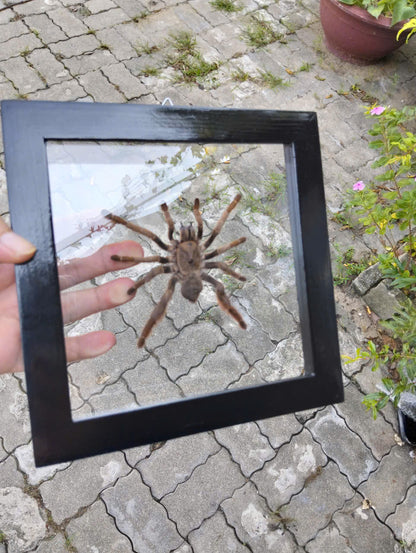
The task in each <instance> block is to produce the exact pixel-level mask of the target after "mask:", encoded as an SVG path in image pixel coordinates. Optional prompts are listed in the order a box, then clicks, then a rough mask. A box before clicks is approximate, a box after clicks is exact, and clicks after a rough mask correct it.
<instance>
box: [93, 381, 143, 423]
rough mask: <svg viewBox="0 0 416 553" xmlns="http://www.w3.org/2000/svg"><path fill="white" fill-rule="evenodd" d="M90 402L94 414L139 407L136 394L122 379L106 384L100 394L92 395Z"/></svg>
mask: <svg viewBox="0 0 416 553" xmlns="http://www.w3.org/2000/svg"><path fill="white" fill-rule="evenodd" d="M88 403H89V404H90V406H91V408H92V412H93V414H94V415H97V414H99V415H102V414H104V413H111V412H118V411H129V410H131V409H137V408H138V405H137V402H136V400H135V397H134V395H133V394H132V393H131V392H130V390H128V388H127V385H126V383H125V382H124V381H123V380H122V379H121V380H118V381H117V382H115V383H114V384H110V385H109V386H106V387H105V388H104V390H102V392H100V393H99V394H97V395H93V396H91V397H90V398H89V400H88Z"/></svg>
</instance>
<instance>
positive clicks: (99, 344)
mask: <svg viewBox="0 0 416 553" xmlns="http://www.w3.org/2000/svg"><path fill="white" fill-rule="evenodd" d="M115 343H116V337H115V336H114V334H113V333H112V332H110V331H109V330H97V331H96V332H90V333H88V334H83V335H82V336H73V337H70V338H66V339H65V346H66V360H67V362H68V363H73V362H75V361H81V360H82V359H91V358H92V357H97V356H98V355H102V354H103V353H106V352H107V351H108V350H110V349H111V348H112V347H113V346H114V345H115Z"/></svg>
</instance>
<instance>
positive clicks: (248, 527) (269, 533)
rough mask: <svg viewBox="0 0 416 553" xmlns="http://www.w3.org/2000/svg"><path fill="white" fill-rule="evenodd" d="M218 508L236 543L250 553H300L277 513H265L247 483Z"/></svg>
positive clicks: (259, 498)
mask: <svg viewBox="0 0 416 553" xmlns="http://www.w3.org/2000/svg"><path fill="white" fill-rule="evenodd" d="M221 508H222V510H223V512H224V514H225V516H226V519H227V522H228V524H230V525H231V526H232V527H233V528H234V529H235V532H236V534H237V536H238V538H239V539H240V541H241V542H242V543H244V544H248V545H249V546H250V550H251V551H252V552H253V553H264V552H266V551H279V552H281V553H297V552H299V553H300V549H298V547H297V546H296V544H295V541H294V540H293V537H292V536H291V534H290V533H289V532H286V531H285V529H284V526H283V525H282V523H281V519H280V518H279V513H273V512H271V511H270V510H269V508H268V507H267V505H266V502H265V501H264V499H263V498H262V497H261V496H259V494H258V492H257V490H256V488H255V486H254V485H253V484H252V483H251V482H247V483H246V484H245V485H244V486H243V487H242V488H239V489H238V490H236V491H235V492H234V493H233V495H232V497H230V498H229V499H226V500H225V501H223V502H222V504H221ZM190 535H191V536H192V534H190Z"/></svg>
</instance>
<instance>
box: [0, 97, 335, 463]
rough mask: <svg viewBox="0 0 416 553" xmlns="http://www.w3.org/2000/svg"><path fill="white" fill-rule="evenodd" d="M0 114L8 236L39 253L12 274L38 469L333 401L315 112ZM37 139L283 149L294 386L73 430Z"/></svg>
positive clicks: (117, 108)
mask: <svg viewBox="0 0 416 553" xmlns="http://www.w3.org/2000/svg"><path fill="white" fill-rule="evenodd" d="M1 113H2V122H3V135H4V145H5V160H6V174H7V186H8V194H9V205H10V214H11V221H12V226H13V229H14V230H15V231H16V232H18V233H19V234H21V235H22V236H25V237H26V238H28V239H29V240H30V241H31V242H33V243H34V244H35V246H36V247H37V252H36V255H35V257H34V258H33V259H32V260H31V261H30V262H28V263H25V264H22V265H19V266H17V267H16V282H17V291H18V298H19V309H20V318H21V328H22V343H23V353H24V363H25V372H26V379H27V390H28V397H29V408H30V418H31V428H32V436H33V445H34V452H35V460H36V464H37V466H42V465H46V464H51V463H57V462H62V461H68V460H72V459H76V458H81V457H85V456H88V455H95V454H99V453H105V452H109V451H114V450H119V449H124V448H128V447H133V446H137V445H142V444H147V443H152V442H157V441H161V440H167V439H170V438H175V437H178V436H184V435H188V434H193V433H196V432H202V431H207V430H210V429H214V428H220V427H224V426H229V425H233V424H239V423H244V422H248V421H251V420H257V419H262V418H267V417H271V416H275V415H282V414H286V413H290V412H295V411H300V410H305V409H310V408H314V407H319V406H322V405H326V404H331V403H336V402H340V401H342V400H343V385H342V373H341V365H340V355H339V345H338V335H337V326H336V315H335V308H334V298H333V283H332V275H331V266H330V255H329V244H328V231H327V223H326V211H325V198H324V188H323V175H322V165H321V155H320V145H319V134H318V125H317V117H316V114H315V113H312V112H287V111H286V112H285V111H274V110H238V109H217V108H215V109H212V108H189V107H171V106H169V107H167V106H166V107H165V106H148V105H132V104H121V105H118V104H92V103H75V102H69V103H60V102H25V101H13V100H11V101H4V102H2V104H1ZM47 140H113V141H114V140H137V141H141V142H142V141H150V142H154V141H161V142H190V143H192V142H198V143H200V142H203V143H225V142H228V143H230V142H231V143H256V144H261V143H275V144H283V145H284V152H285V163H286V173H287V181H288V190H289V210H290V218H291V228H292V241H293V250H294V258H295V269H296V285H297V294H298V302H299V315H300V318H301V330H302V340H303V347H304V362H305V367H304V376H301V377H299V378H293V379H288V380H283V381H278V382H274V383H270V384H264V385H259V386H254V387H250V388H240V389H235V390H230V391H228V390H227V391H224V392H220V393H213V394H208V395H203V396H198V397H191V398H187V399H183V400H172V401H170V402H167V403H163V404H157V405H150V406H145V407H141V408H138V409H137V410H135V411H128V412H120V413H115V414H112V415H106V416H100V417H95V418H91V419H85V420H80V421H75V422H74V421H73V420H72V418H71V407H70V399H69V389H68V379H67V367H66V359H65V348H64V335H63V325H62V313H61V303H60V295H59V286H58V275H57V265H56V255H55V245H54V240H53V230H52V213H51V205H50V192H49V180H48V166H47V156H46V141H47ZM276 324H279V323H278V321H276ZM132 347H136V346H135V345H134V346H132ZM97 363H99V358H98V360H97Z"/></svg>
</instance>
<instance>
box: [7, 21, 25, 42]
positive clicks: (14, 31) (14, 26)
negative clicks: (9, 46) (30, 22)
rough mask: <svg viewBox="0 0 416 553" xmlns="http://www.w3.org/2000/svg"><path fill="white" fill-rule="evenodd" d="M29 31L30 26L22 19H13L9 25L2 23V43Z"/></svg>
mask: <svg viewBox="0 0 416 553" xmlns="http://www.w3.org/2000/svg"><path fill="white" fill-rule="evenodd" d="M28 32H29V30H28V28H27V27H26V25H25V24H24V23H23V22H22V21H12V22H9V23H8V25H0V43H2V42H6V41H7V40H9V39H10V38H15V37H18V36H20V35H24V34H26V33H28Z"/></svg>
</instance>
